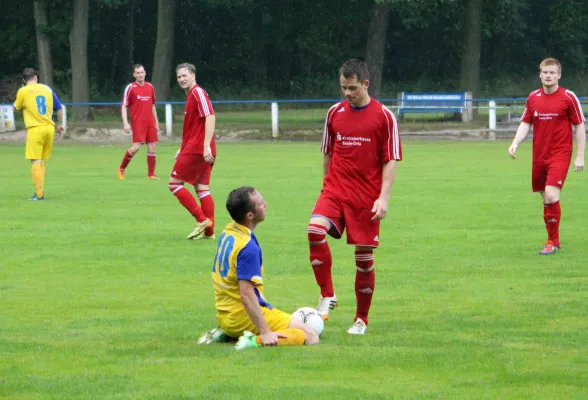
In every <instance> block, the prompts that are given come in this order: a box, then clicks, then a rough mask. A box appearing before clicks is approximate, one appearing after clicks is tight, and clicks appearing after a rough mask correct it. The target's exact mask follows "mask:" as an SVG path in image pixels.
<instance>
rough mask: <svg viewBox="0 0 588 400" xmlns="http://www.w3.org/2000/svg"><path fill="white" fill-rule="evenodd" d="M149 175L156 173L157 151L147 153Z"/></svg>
mask: <svg viewBox="0 0 588 400" xmlns="http://www.w3.org/2000/svg"><path fill="white" fill-rule="evenodd" d="M147 175H149V176H153V175H155V153H147Z"/></svg>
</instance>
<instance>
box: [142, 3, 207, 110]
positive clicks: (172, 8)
mask: <svg viewBox="0 0 588 400" xmlns="http://www.w3.org/2000/svg"><path fill="white" fill-rule="evenodd" d="M176 4H177V0H159V5H158V10H157V41H156V43H155V59H154V60H153V78H152V83H153V86H155V94H156V96H157V99H160V100H164V101H165V100H169V97H170V93H171V73H172V69H173V65H172V60H173V56H174V23H175V18H176ZM196 78H198V75H196Z"/></svg>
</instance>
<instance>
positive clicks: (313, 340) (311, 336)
mask: <svg viewBox="0 0 588 400" xmlns="http://www.w3.org/2000/svg"><path fill="white" fill-rule="evenodd" d="M304 335H305V336H306V339H305V340H304V344H306V345H313V344H319V343H320V339H319V335H317V334H316V332H315V331H313V330H312V329H308V330H304Z"/></svg>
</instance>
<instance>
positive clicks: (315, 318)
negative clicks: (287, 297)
mask: <svg viewBox="0 0 588 400" xmlns="http://www.w3.org/2000/svg"><path fill="white" fill-rule="evenodd" d="M292 316H293V317H294V318H296V319H297V320H299V321H302V322H304V323H305V324H306V325H308V326H310V327H311V328H312V330H313V331H315V332H316V334H317V335H319V336H320V335H321V333H323V329H325V321H323V316H322V315H320V314H319V312H318V311H317V310H315V309H314V308H312V307H300V308H299V309H298V310H296V311H294V313H292Z"/></svg>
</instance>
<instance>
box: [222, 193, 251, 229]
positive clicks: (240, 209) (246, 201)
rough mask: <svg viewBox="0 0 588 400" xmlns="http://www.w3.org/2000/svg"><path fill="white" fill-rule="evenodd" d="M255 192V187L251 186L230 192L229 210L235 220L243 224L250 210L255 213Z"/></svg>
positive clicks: (228, 198) (228, 199)
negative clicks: (252, 199)
mask: <svg viewBox="0 0 588 400" xmlns="http://www.w3.org/2000/svg"><path fill="white" fill-rule="evenodd" d="M253 193H255V188H252V187H251V186H242V187H240V188H237V189H235V190H233V191H232V192H231V193H229V196H228V197H227V211H228V212H229V214H230V215H231V218H233V220H234V221H235V222H237V223H239V224H242V223H243V222H244V221H245V215H247V213H248V212H252V213H255V204H253V202H252V201H251V195H252V194H253Z"/></svg>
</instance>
